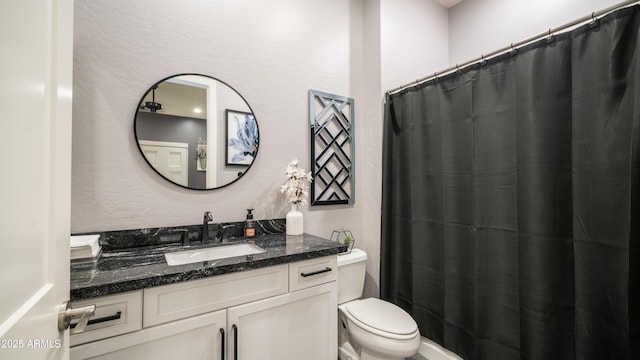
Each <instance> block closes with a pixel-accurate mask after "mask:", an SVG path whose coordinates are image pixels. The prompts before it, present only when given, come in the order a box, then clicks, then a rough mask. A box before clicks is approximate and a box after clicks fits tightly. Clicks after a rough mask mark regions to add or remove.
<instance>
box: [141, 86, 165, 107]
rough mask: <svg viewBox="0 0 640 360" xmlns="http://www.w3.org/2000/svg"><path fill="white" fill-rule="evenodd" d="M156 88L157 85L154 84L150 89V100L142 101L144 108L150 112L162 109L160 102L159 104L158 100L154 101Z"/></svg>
mask: <svg viewBox="0 0 640 360" xmlns="http://www.w3.org/2000/svg"><path fill="white" fill-rule="evenodd" d="M157 88H158V85H156V86H154V87H153V88H152V89H151V92H152V95H151V101H147V102H145V103H144V106H143V107H144V108H146V109H149V110H151V112H156V111H158V110H161V109H162V104H160V103H159V102H156V89H157Z"/></svg>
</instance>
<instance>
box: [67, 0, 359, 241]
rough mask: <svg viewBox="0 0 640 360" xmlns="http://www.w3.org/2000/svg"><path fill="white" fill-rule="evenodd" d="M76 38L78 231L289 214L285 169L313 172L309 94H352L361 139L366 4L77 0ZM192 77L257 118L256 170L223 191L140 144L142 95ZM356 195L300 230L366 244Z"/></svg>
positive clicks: (310, 218) (308, 213)
mask: <svg viewBox="0 0 640 360" xmlns="http://www.w3.org/2000/svg"><path fill="white" fill-rule="evenodd" d="M74 33H75V44H74V89H73V90H74V106H73V173H72V177H73V179H72V209H71V216H72V232H86V231H98V230H117V229H131V228H141V227H154V226H173V225H184V224H197V223H199V222H200V221H201V219H202V214H203V212H204V211H205V210H210V211H212V212H213V214H214V217H215V221H240V220H242V219H244V215H245V213H246V211H245V209H247V208H255V212H254V213H255V214H256V218H258V219H264V218H281V217H284V215H285V213H286V212H287V211H288V206H289V205H288V204H287V203H286V200H285V199H284V197H283V196H282V194H281V193H280V191H279V188H280V185H281V184H282V182H283V181H284V169H285V166H286V165H287V163H289V161H291V160H292V159H293V158H298V159H300V160H301V162H302V164H303V166H304V167H305V168H307V169H309V130H308V129H309V127H308V126H309V125H308V112H307V106H308V105H307V102H308V100H307V96H308V95H307V91H308V90H309V89H317V90H322V91H325V92H329V93H334V94H339V95H344V96H349V97H353V98H355V99H356V102H355V103H356V122H357V124H358V125H357V126H356V129H359V130H358V133H357V134H356V137H357V139H360V138H362V136H363V135H362V134H363V129H364V126H360V124H361V123H362V121H363V117H362V111H363V108H361V107H360V99H361V98H362V95H361V93H362V86H363V85H362V79H363V75H362V3H361V0H350V1H344V0H323V1H318V0H314V1H299V0H273V1H269V2H264V1H258V0H240V1H238V0H236V1H225V0H217V1H214V0H191V1H187V2H176V1H173V0H162V1H160V0H140V1H129V0H92V1H80V0H78V1H76V2H75V29H74ZM185 72H194V73H201V74H206V75H210V76H213V77H216V78H219V79H221V80H223V81H225V82H226V83H228V84H229V85H231V86H232V87H234V88H235V89H236V90H237V91H238V92H239V93H241V94H242V95H243V96H244V98H245V99H246V100H247V102H248V103H249V104H250V105H251V107H252V108H253V110H254V113H255V115H256V118H257V119H258V122H259V127H260V140H261V142H260V150H259V154H258V157H257V159H256V161H255V163H254V165H253V167H252V169H251V170H250V172H249V173H248V174H247V175H246V176H244V177H243V178H242V179H240V180H239V181H237V182H236V183H234V184H232V185H230V186H227V187H225V188H223V189H219V190H213V191H191V190H187V189H182V188H180V187H177V186H175V185H173V184H170V183H168V182H166V181H165V180H164V179H162V178H160V177H159V176H158V175H157V174H156V173H155V172H154V171H153V170H151V169H150V168H149V167H148V165H147V164H146V163H145V161H144V160H143V158H142V156H141V155H140V154H139V152H138V149H137V147H136V143H135V140H134V135H133V116H134V113H135V110H136V109H135V107H136V105H137V103H138V101H139V100H140V97H141V96H142V95H143V94H144V92H145V91H146V90H147V89H148V88H149V86H151V85H152V84H154V83H155V82H156V81H157V80H159V79H162V78H164V77H166V76H169V75H172V74H176V73H185ZM363 145H364V144H363V142H360V141H357V146H358V149H357V150H356V154H357V155H362V154H363V147H362V146H363ZM363 164H364V162H362V163H357V165H356V166H357V167H356V172H357V174H358V175H359V176H357V182H356V188H357V189H359V191H358V193H359V194H360V195H362V193H363V192H362V191H363V181H364V179H365V178H366V176H365V174H364V167H363ZM361 199H362V197H360V198H359V199H358V198H356V205H355V206H338V207H329V208H327V207H321V208H318V209H315V208H314V209H308V208H306V209H304V212H305V231H306V232H309V233H312V234H317V235H320V236H325V237H329V236H330V234H331V231H332V230H333V229H336V228H349V229H351V230H352V232H353V234H354V236H356V238H360V239H362V229H361V226H362V225H361V224H362V217H361V211H362V210H361V209H362V207H363V206H364V205H363V201H358V200H361Z"/></svg>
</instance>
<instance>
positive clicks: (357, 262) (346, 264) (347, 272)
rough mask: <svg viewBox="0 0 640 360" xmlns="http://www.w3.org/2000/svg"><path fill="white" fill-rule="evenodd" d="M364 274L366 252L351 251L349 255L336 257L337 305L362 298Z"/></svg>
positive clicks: (365, 270)
mask: <svg viewBox="0 0 640 360" xmlns="http://www.w3.org/2000/svg"><path fill="white" fill-rule="evenodd" d="M366 272H367V253H366V252H364V251H362V250H360V249H353V250H351V253H349V254H344V255H338V304H342V303H345V302H347V301H351V300H355V299H358V298H360V296H362V291H363V290H364V277H365V274H366Z"/></svg>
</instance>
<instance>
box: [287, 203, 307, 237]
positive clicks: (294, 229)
mask: <svg viewBox="0 0 640 360" xmlns="http://www.w3.org/2000/svg"><path fill="white" fill-rule="evenodd" d="M302 221H303V216H302V213H301V212H300V211H299V210H298V204H291V210H290V211H289V212H288V213H287V235H302Z"/></svg>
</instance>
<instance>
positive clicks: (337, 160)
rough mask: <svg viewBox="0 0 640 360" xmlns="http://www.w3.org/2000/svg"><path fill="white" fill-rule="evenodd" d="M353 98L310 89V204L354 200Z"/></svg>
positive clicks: (349, 201)
mask: <svg viewBox="0 0 640 360" xmlns="http://www.w3.org/2000/svg"><path fill="white" fill-rule="evenodd" d="M353 114H354V108H353V99H351V98H347V97H344V96H338V95H332V94H327V93H324V92H321V91H317V90H309V121H310V123H311V174H312V176H313V181H312V182H311V205H335V204H353V202H354V201H355V198H354V197H355V186H356V184H355V178H354V175H355V174H354V170H355V154H356V153H355V141H354V140H355V131H354V115H353Z"/></svg>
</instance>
